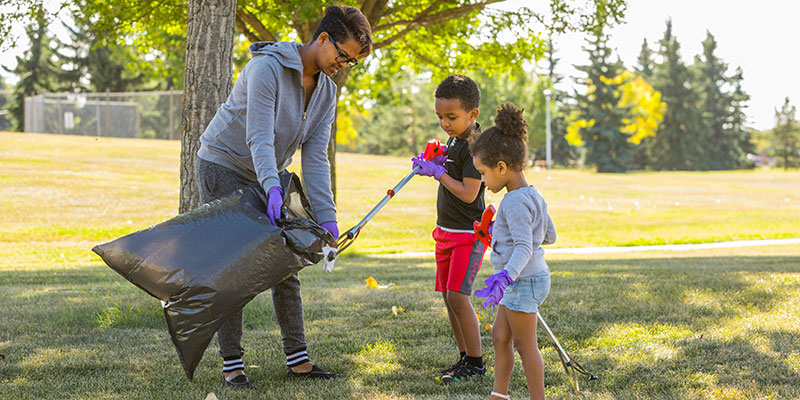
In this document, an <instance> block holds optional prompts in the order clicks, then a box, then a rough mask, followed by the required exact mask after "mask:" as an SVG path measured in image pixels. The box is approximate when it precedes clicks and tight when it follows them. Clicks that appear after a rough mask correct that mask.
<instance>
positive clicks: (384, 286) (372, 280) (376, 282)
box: [364, 276, 394, 289]
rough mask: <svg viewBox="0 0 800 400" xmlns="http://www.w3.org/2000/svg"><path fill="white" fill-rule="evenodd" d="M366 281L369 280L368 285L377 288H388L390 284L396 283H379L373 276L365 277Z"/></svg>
mask: <svg viewBox="0 0 800 400" xmlns="http://www.w3.org/2000/svg"><path fill="white" fill-rule="evenodd" d="M364 282H367V287H372V288H375V289H386V288H388V287H389V286H392V285H394V283H390V284H388V285H378V281H376V280H375V278H373V277H371V276H370V277H369V278H367V279H364Z"/></svg>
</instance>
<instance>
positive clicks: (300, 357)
mask: <svg viewBox="0 0 800 400" xmlns="http://www.w3.org/2000/svg"><path fill="white" fill-rule="evenodd" d="M308 361H310V360H309V359H308V353H307V352H306V349H305V348H303V349H301V350H299V351H296V352H294V353H291V354H287V355H286V365H287V366H288V367H296V366H298V365H300V364H303V363H306V362H308Z"/></svg>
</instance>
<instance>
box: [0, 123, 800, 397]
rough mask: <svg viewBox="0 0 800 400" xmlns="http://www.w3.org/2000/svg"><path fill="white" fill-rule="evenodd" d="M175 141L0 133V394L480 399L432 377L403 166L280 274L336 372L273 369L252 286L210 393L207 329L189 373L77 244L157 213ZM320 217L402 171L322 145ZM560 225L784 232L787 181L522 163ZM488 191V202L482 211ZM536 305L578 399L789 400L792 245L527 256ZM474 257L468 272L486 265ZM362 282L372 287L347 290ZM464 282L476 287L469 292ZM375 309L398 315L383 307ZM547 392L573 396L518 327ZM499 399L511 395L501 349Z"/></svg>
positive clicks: (439, 314) (707, 237)
mask: <svg viewBox="0 0 800 400" xmlns="http://www.w3.org/2000/svg"><path fill="white" fill-rule="evenodd" d="M179 146H180V145H179V143H178V142H166V141H148V140H131V139H110V138H94V137H75V136H72V137H70V136H58V135H30V134H25V135H21V134H5V133H0V354H2V355H4V358H2V359H0V399H6V398H8V399H42V398H52V399H203V398H205V397H206V395H207V394H208V393H209V392H214V393H216V395H217V396H218V397H219V398H220V399H223V398H224V399H263V398H267V399H295V398H297V399H484V398H488V393H489V392H490V390H491V381H492V377H493V369H492V365H493V363H494V352H493V351H492V348H491V335H490V333H489V331H488V330H486V328H485V324H489V323H491V322H492V318H493V316H492V315H491V313H490V312H488V311H484V310H480V307H479V304H480V302H479V301H478V300H475V301H474V302H473V303H474V304H475V305H476V309H477V310H478V311H479V314H480V320H481V324H482V325H484V328H483V329H484V331H483V346H484V357H485V359H486V361H487V364H488V365H489V374H488V376H487V377H486V378H485V379H483V380H477V381H473V382H469V383H467V384H464V385H458V386H452V387H442V386H439V385H437V384H436V383H435V382H434V381H433V377H434V376H435V374H436V371H438V370H439V369H441V368H443V367H446V366H448V365H450V364H451V363H452V362H453V361H454V358H455V344H454V341H453V340H452V339H451V338H450V333H449V327H448V324H447V322H446V313H445V310H444V307H443V305H442V303H441V299H440V296H438V295H436V294H435V293H434V292H433V290H432V283H433V274H434V263H433V260H432V259H428V258H416V259H398V258H384V257H378V255H379V254H378V253H394V252H405V251H430V250H432V245H433V242H432V240H431V239H430V230H431V228H432V226H433V224H434V223H435V197H436V184H435V183H434V182H432V181H430V180H427V179H424V178H415V179H413V180H412V181H411V182H410V183H409V184H408V185H407V186H406V188H404V189H403V190H402V191H401V192H400V193H399V194H398V195H397V196H396V197H395V198H394V199H393V200H392V201H391V202H390V203H389V205H387V206H386V208H385V209H384V210H383V211H382V212H381V213H380V214H379V215H378V216H377V217H376V218H375V219H374V220H373V221H371V222H370V224H368V225H367V227H366V228H365V229H364V231H362V234H361V237H359V239H358V240H357V241H356V242H355V244H354V245H353V249H354V250H355V251H354V252H353V253H351V256H349V257H344V258H342V259H340V260H339V261H337V264H336V265H337V268H336V270H335V271H334V272H333V273H331V274H325V273H322V272H321V271H320V267H319V266H311V267H308V268H307V269H305V270H304V271H302V272H301V280H302V281H303V297H304V308H305V317H306V330H307V338H308V341H309V344H310V351H311V353H312V355H313V357H314V359H315V360H316V361H318V362H319V363H320V364H322V365H323V366H324V367H326V368H329V369H332V370H336V371H337V372H341V373H343V374H344V375H345V377H344V379H340V380H336V381H333V382H302V381H301V382H298V381H293V380H288V379H287V378H286V377H285V370H284V367H283V354H282V348H281V345H280V332H279V329H278V326H277V323H276V322H275V317H274V314H273V309H272V301H271V297H270V295H269V294H268V293H266V294H262V295H260V296H258V297H256V299H255V300H254V301H253V302H251V303H250V304H249V305H248V306H247V307H246V308H245V339H244V347H245V348H246V351H247V353H246V355H245V362H246V364H247V365H248V369H247V372H248V374H249V376H250V377H251V379H252V380H253V382H254V384H255V385H256V388H255V390H253V391H246V392H242V391H233V390H229V389H226V388H224V387H223V385H222V384H221V374H220V365H221V363H220V361H219V358H218V357H217V356H216V352H217V347H216V343H215V341H212V344H211V345H210V346H209V349H208V350H207V351H206V354H205V358H204V359H203V361H202V362H201V363H200V365H199V367H198V370H197V373H196V374H195V379H194V381H191V382H190V381H188V380H187V379H186V378H185V376H184V375H183V371H182V369H181V367H180V364H179V362H178V360H177V356H176V353H175V351H174V349H173V348H172V344H171V342H170V341H169V336H168V334H167V331H166V327H165V324H164V321H163V316H162V312H161V310H160V305H159V302H158V301H157V300H155V299H153V298H151V297H149V296H148V295H146V294H145V293H144V292H142V291H140V290H139V289H138V288H136V287H134V286H133V285H131V284H130V283H128V282H127V281H125V280H124V279H123V278H122V277H120V276H119V275H117V274H116V273H115V272H113V271H112V270H110V269H109V268H107V267H106V266H105V265H104V264H103V263H102V261H101V260H100V259H99V258H98V257H97V256H95V255H94V254H93V253H91V251H90V249H91V247H92V246H94V245H96V244H98V243H102V242H105V241H109V240H112V239H114V238H116V237H119V236H122V235H124V234H127V233H130V232H134V231H136V230H139V229H143V228H146V227H148V226H151V225H154V224H156V223H159V222H161V221H163V220H166V219H168V218H171V217H172V216H174V215H175V214H176V210H177V199H178V179H179V178H178V159H179V152H180V148H179ZM337 161H338V163H339V178H338V184H339V193H338V204H339V217H340V226H341V227H342V228H343V230H344V229H346V228H347V227H349V226H351V225H353V224H355V223H356V222H357V221H358V220H360V219H361V218H362V217H363V215H364V214H365V213H366V212H367V211H369V209H371V208H372V206H373V205H374V204H375V203H377V202H378V201H379V200H380V199H381V197H382V196H383V194H384V193H385V191H386V189H388V188H390V187H392V186H394V184H395V183H396V182H397V181H398V180H399V179H400V178H401V177H402V176H403V175H405V173H406V172H407V171H408V170H409V168H410V162H409V161H408V160H407V159H404V158H392V157H380V156H365V155H352V154H345V153H341V154H339V155H338V158H337ZM527 177H528V180H529V183H531V184H533V185H535V186H537V187H538V188H539V189H540V190H541V191H542V193H543V194H544V196H545V198H546V199H547V201H548V205H549V208H550V213H551V215H552V216H553V218H554V220H555V223H556V226H557V228H558V231H559V240H558V243H557V245H556V247H578V246H602V245H637V244H660V243H694V242H709V241H721V240H733V239H757V238H789V237H794V238H796V237H800V172H797V171H790V172H783V171H779V170H772V171H736V172H703V173H629V174H622V175H603V174H595V173H591V172H585V171H573V170H555V171H549V172H536V171H529V172H528V173H527ZM501 198H502V194H498V195H489V196H487V199H488V200H490V201H491V202H493V203H494V204H495V205H497V204H499V201H500V199H501ZM548 263H549V264H550V266H551V270H552V275H553V284H552V291H551V295H550V296H549V298H548V299H547V301H546V302H545V304H544V305H543V307H542V313H543V315H544V317H545V318H546V319H547V321H548V323H549V324H550V326H551V328H552V329H553V331H554V332H555V334H556V336H557V337H558V338H559V339H560V340H561V342H562V344H563V345H564V347H565V348H566V349H567V350H568V351H569V352H570V353H571V354H572V356H573V357H574V358H575V359H577V360H578V361H579V362H581V363H582V364H583V365H584V366H585V367H586V368H587V369H589V370H590V371H592V372H594V373H596V374H597V375H599V376H600V380H598V381H593V382H591V383H590V382H586V381H583V382H582V386H583V388H584V393H585V395H586V398H590V399H650V398H653V399H797V398H800V245H782V246H769V247H744V248H734V249H715V250H698V251H687V252H658V251H653V252H646V253H629V254H624V253H623V254H613V255H608V254H601V255H572V254H551V255H549V256H548ZM490 270H491V268H490V264H489V263H488V262H487V263H486V264H485V266H484V268H483V269H482V271H481V273H480V276H479V281H482V280H483V279H485V277H486V276H488V274H489V273H490ZM369 276H373V277H374V278H375V279H377V280H378V282H379V283H380V284H389V283H392V284H393V285H391V286H389V287H388V288H386V289H374V288H368V287H367V285H366V284H365V282H364V279H365V278H367V277H369ZM477 286H478V287H480V286H482V284H479V285H477ZM392 306H398V307H402V308H403V311H402V312H400V313H398V314H397V315H393V314H392V311H391V309H392ZM539 344H540V348H541V350H542V354H543V357H544V361H545V368H546V371H545V374H546V375H545V381H546V382H545V383H546V390H547V395H548V398H555V399H568V398H574V396H573V395H572V394H570V388H569V385H568V384H567V382H566V376H565V374H564V372H563V370H562V369H561V365H560V363H559V361H558V357H557V354H556V353H555V351H554V348H553V345H552V343H550V342H549V340H548V339H547V338H546V337H545V336H544V335H543V334H540V335H539ZM511 394H512V396H514V398H516V399H519V398H526V397H527V390H526V386H525V380H524V375H523V373H522V367H521V363H520V362H519V360H518V361H517V364H516V367H515V372H514V375H513V379H512V387H511Z"/></svg>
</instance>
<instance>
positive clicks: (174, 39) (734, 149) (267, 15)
mask: <svg viewBox="0 0 800 400" xmlns="http://www.w3.org/2000/svg"><path fill="white" fill-rule="evenodd" d="M494 2H495V1H473V2H470V1H465V2H461V3H459V4H457V5H456V6H454V7H451V8H447V7H443V6H440V7H438V8H437V2H435V1H432V2H430V3H428V4H427V7H421V6H420V5H419V4H416V3H414V4H411V3H409V4H407V5H406V4H399V5H398V6H397V7H396V8H394V9H392V10H388V9H384V10H383V12H385V13H389V14H392V15H390V16H388V17H387V15H385V14H381V15H375V16H373V19H377V20H378V21H381V23H378V24H377V25H375V28H376V29H375V30H376V52H375V55H374V56H373V59H372V60H371V61H370V63H371V67H369V68H363V69H359V70H353V71H348V73H349V75H348V76H346V77H341V76H338V77H337V81H339V83H340V88H341V99H342V101H341V102H340V107H339V115H338V118H337V127H336V128H335V130H336V135H335V137H336V142H338V144H339V145H340V146H341V149H342V150H344V151H356V152H364V153H372V154H391V155H411V154H414V153H415V152H418V151H419V149H420V148H421V147H422V145H423V144H424V142H425V141H427V140H428V139H429V138H431V137H437V136H442V134H441V132H440V130H439V129H438V127H437V121H436V118H435V115H434V113H433V109H432V93H433V91H434V89H435V86H436V83H438V81H439V80H440V79H441V78H442V77H443V76H445V75H446V74H449V73H452V72H460V73H464V74H467V75H469V76H471V77H472V78H473V79H475V80H476V81H477V82H478V84H479V86H480V87H481V89H482V95H483V96H482V101H481V111H482V115H481V117H480V118H479V120H480V121H481V122H482V123H484V124H485V125H486V126H488V125H491V124H492V117H493V114H494V109H495V108H496V106H497V105H498V104H499V103H500V102H503V101H512V102H514V103H516V104H518V105H520V106H521V107H523V108H525V109H526V114H525V115H526V118H527V119H528V124H529V150H530V153H531V160H533V159H539V160H540V159H543V158H544V143H545V138H544V135H545V134H544V132H545V116H544V114H545V105H546V104H545V96H544V95H543V94H542V93H543V90H544V89H551V90H552V92H553V95H552V96H551V109H552V119H551V128H552V133H553V160H554V163H555V164H556V165H561V166H583V165H591V166H595V167H596V168H597V169H598V171H601V172H622V171H625V170H629V169H654V170H709V169H717V170H718V169H736V168H748V167H751V166H753V165H754V163H753V161H751V160H750V159H748V156H747V155H748V154H754V153H755V154H758V153H760V155H764V156H768V157H772V158H774V159H775V160H776V161H777V163H778V164H779V165H782V166H787V167H797V166H798V165H800V155H799V154H798V146H800V145H799V144H798V143H800V140H798V135H800V134H798V132H797V124H796V121H795V117H794V114H793V112H792V110H793V107H792V106H791V104H790V103H789V100H788V99H787V101H786V104H784V105H783V106H782V108H781V109H780V110H776V128H775V129H774V130H770V131H766V132H757V131H754V130H751V129H748V128H747V127H746V126H745V114H744V108H745V107H746V102H747V100H748V95H747V94H746V93H745V92H744V91H743V90H742V86H741V83H742V80H743V73H742V71H741V70H740V69H738V68H737V69H735V70H734V71H729V67H728V65H727V64H726V63H725V62H724V61H723V60H720V59H719V58H718V57H717V56H716V55H715V53H714V52H715V49H716V41H715V39H714V37H713V35H711V33H710V32H709V33H708V35H707V38H706V40H705V41H704V42H703V49H704V51H703V54H700V55H697V56H695V60H694V64H692V65H685V63H684V62H683V61H682V59H681V57H680V44H679V43H678V41H677V38H675V37H674V36H673V35H672V28H671V21H668V22H667V27H666V30H665V32H664V36H663V38H662V39H661V40H660V41H659V43H658V45H657V46H656V47H655V48H651V47H650V45H649V44H648V43H647V42H646V41H645V42H644V43H643V45H642V51H641V53H640V57H639V59H638V64H637V65H635V66H633V67H632V68H629V69H626V68H625V66H624V65H623V64H622V63H621V62H620V61H619V58H618V57H615V55H614V54H612V53H613V52H612V51H611V50H610V49H609V48H608V38H607V37H606V36H605V35H604V34H603V28H604V27H605V26H607V24H613V23H616V22H618V21H619V18H620V16H621V15H622V13H623V12H624V3H621V2H619V3H616V4H611V6H612V7H610V9H611V10H612V11H611V12H610V14H604V13H609V11H608V9H604V8H602V7H598V8H597V9H595V11H594V14H589V15H583V16H582V17H591V18H588V19H587V18H584V20H583V22H579V23H576V22H574V18H573V19H571V18H570V17H574V15H571V14H570V13H569V12H563V13H561V14H558V13H556V17H555V19H553V20H552V21H549V23H550V25H551V26H553V27H556V28H558V27H561V29H562V30H565V29H582V30H584V31H585V32H587V33H588V34H589V35H588V37H589V40H588V41H587V47H586V51H587V54H588V55H589V59H590V63H589V64H587V65H584V66H579V70H580V71H581V72H582V73H583V74H584V75H585V76H582V77H580V78H579V82H577V83H578V84H579V87H581V88H583V89H585V90H582V91H581V92H580V93H579V92H578V91H573V92H567V91H563V90H557V89H556V88H558V87H559V86H560V82H563V79H564V78H563V77H561V76H558V75H557V74H555V73H554V70H555V69H556V65H557V63H558V59H557V57H556V55H557V51H555V49H553V46H552V42H549V43H548V42H547V40H546V39H543V38H542V37H540V36H538V34H536V33H534V32H533V31H532V30H531V29H528V30H524V31H522V32H518V33H517V36H516V41H511V42H508V43H505V44H503V43H500V41H499V40H498V39H497V36H494V37H492V38H491V40H489V41H487V43H489V44H490V45H485V44H484V45H475V44H474V42H470V41H469V40H468V39H469V38H470V37H474V36H475V35H477V34H478V33H480V32H486V29H488V30H489V31H491V32H495V33H496V31H499V30H502V29H507V28H511V27H513V26H514V25H515V24H519V23H521V22H526V18H527V19H530V18H535V17H536V15H535V14H534V13H533V12H531V11H530V10H528V9H523V10H520V11H519V12H515V13H504V12H498V11H493V10H491V9H487V6H488V5H491V4H492V3H494ZM111 3H113V2H107V1H101V0H83V1H81V2H80V3H79V4H77V6H76V7H71V8H70V10H72V19H73V21H74V24H72V25H67V29H68V31H69V36H70V37H69V40H67V41H63V42H62V41H60V40H58V39H56V38H54V37H52V36H51V35H50V34H49V33H48V24H49V23H50V21H48V20H47V16H46V15H45V13H44V11H43V10H42V9H41V8H38V9H37V8H35V7H34V8H32V9H31V10H32V11H31V14H30V15H29V19H30V20H31V21H30V24H29V26H28V27H27V29H26V35H27V37H28V41H29V43H30V51H28V52H26V54H25V56H23V57H19V58H18V60H17V61H18V63H17V67H16V68H15V69H14V70H12V71H10V72H12V73H14V74H16V75H17V76H18V77H19V78H20V79H19V81H18V83H17V84H16V85H15V86H14V88H13V95H12V96H10V97H11V98H10V99H2V98H0V103H2V102H3V101H5V102H6V104H5V105H3V104H0V106H4V107H5V108H7V109H8V111H9V113H8V115H9V116H10V118H5V119H3V121H2V123H3V124H5V126H6V127H8V126H9V124H12V125H13V126H12V129H16V130H22V128H23V127H22V115H23V114H22V113H23V110H22V105H23V99H24V97H25V96H30V95H33V94H37V93H43V92H56V91H73V92H74V91H78V92H80V91H90V92H102V91H107V90H108V91H137V90H163V89H173V88H175V89H181V88H182V86H183V67H184V51H183V48H184V46H185V37H184V36H182V34H183V31H182V30H181V29H182V27H183V26H184V25H185V23H186V21H185V20H186V17H185V15H183V14H182V13H185V12H186V10H185V9H184V8H183V6H182V4H181V2H177V1H176V2H165V5H164V7H161V8H159V9H152V8H148V7H149V6H147V5H138V4H137V5H131V7H127V8H125V7H122V8H119V7H118V8H114V10H112V9H111V8H112V6H113V4H111ZM289 3H291V2H289ZM361 3H363V4H360V3H359V4H356V3H355V2H354V4H356V5H361V6H362V7H367V8H368V6H383V7H386V4H382V3H381V2H374V1H372V2H370V1H364V2H361ZM601 3H603V2H599V1H598V4H601ZM292 4H293V3H292ZM292 4H287V5H286V8H283V7H282V6H278V5H274V4H271V3H270V4H267V3H263V4H262V3H258V2H253V3H243V4H240V5H239V6H237V9H236V15H235V18H236V26H237V35H236V36H235V38H234V41H235V44H234V49H233V64H234V68H235V70H234V71H233V75H234V79H235V77H236V73H237V72H236V71H238V70H240V69H241V67H243V65H244V64H245V63H246V62H247V61H248V60H249V52H248V51H247V46H248V45H249V43H250V42H252V41H254V40H264V39H266V40H287V39H288V40H298V39H305V38H307V37H308V36H309V35H310V34H311V32H310V29H312V28H311V26H312V25H314V21H316V18H319V15H320V11H321V9H322V8H321V7H323V6H324V5H325V4H327V2H320V6H321V7H319V9H313V8H304V10H306V11H303V12H291V11H290V9H291V8H292ZM262 6H263V7H262ZM614 7H616V8H614ZM401 10H402V12H404V13H405V17H403V18H401V17H396V16H394V14H393V13H397V12H400V11H401ZM104 13H106V14H107V13H110V15H106V16H104V17H103V16H101V14H104ZM434 16H435V17H434ZM111 17H115V18H117V20H119V19H121V18H122V19H124V18H129V19H132V20H136V21H138V26H137V27H134V26H131V25H126V24H124V23H123V24H118V26H113V25H111V24H110V23H109V21H111V19H112V18H111ZM278 21H291V24H289V25H286V24H279V23H278ZM159 24H160V26H159ZM465 24H466V25H467V26H466V27H465V26H464V25H465ZM570 24H572V26H570ZM523 25H524V24H523ZM157 26H159V27H160V28H162V29H156V27H157ZM487 26H488V27H487ZM553 31H554V34H557V33H558V32H557V31H558V29H553ZM454 33H455V34H454ZM431 38H435V40H432V39H431ZM426 44H430V46H426ZM453 48H457V49H462V50H460V51H458V53H457V54H448V53H451V52H452V50H451V49H453ZM510 49H513V50H514V51H515V53H513V54H514V55H515V57H512V58H509V57H504V55H507V54H510V53H508V52H509V51H510ZM442 55H447V57H446V58H447V59H448V60H450V65H445V66H442V65H441V63H439V62H434V61H433V60H434V59H440V58H442ZM537 60H538V63H537V62H536V61H537ZM522 65H526V66H525V67H524V68H523V67H522ZM342 81H344V82H342ZM637 93H638V94H637ZM659 105H661V107H659ZM751 158H752V156H751Z"/></svg>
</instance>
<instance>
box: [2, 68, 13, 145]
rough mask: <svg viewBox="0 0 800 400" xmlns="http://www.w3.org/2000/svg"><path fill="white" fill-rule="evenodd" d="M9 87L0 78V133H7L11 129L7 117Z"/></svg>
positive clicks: (9, 120)
mask: <svg viewBox="0 0 800 400" xmlns="http://www.w3.org/2000/svg"><path fill="white" fill-rule="evenodd" d="M10 92H11V91H10V89H9V86H8V85H6V82H5V79H3V77H2V76H0V131H7V130H9V129H11V119H10V118H9V115H8V109H7V108H8V106H9V104H10V103H9V98H10V96H9V93H10Z"/></svg>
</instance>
